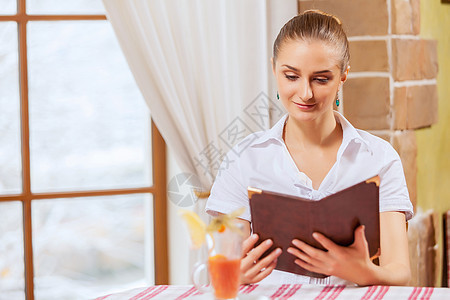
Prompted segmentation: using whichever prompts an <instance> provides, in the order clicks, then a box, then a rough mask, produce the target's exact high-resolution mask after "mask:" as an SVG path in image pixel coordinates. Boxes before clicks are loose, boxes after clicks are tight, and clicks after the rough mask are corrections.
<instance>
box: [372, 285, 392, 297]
mask: <svg viewBox="0 0 450 300" xmlns="http://www.w3.org/2000/svg"><path fill="white" fill-rule="evenodd" d="M387 291H389V287H388V286H382V287H381V288H380V290H379V291H378V293H377V294H376V295H375V297H374V298H373V299H374V300H381V299H383V297H384V295H386V293H387Z"/></svg>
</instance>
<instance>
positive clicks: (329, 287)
mask: <svg viewBox="0 0 450 300" xmlns="http://www.w3.org/2000/svg"><path fill="white" fill-rule="evenodd" d="M332 288H333V285H327V286H325V287H324V288H323V289H322V291H321V292H320V294H319V296H317V297H316V298H314V300H321V299H323V297H325V296H326V295H327V294H328V292H329V291H331V289H332Z"/></svg>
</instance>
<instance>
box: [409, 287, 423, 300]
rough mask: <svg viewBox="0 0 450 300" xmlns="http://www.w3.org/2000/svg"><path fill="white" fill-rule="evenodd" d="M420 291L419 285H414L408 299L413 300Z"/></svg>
mask: <svg viewBox="0 0 450 300" xmlns="http://www.w3.org/2000/svg"><path fill="white" fill-rule="evenodd" d="M421 291H422V288H421V287H415V288H414V289H413V291H412V293H411V295H410V296H409V298H408V300H414V299H417V296H419V295H420V292H421Z"/></svg>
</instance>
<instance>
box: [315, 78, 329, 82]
mask: <svg viewBox="0 0 450 300" xmlns="http://www.w3.org/2000/svg"><path fill="white" fill-rule="evenodd" d="M314 80H316V81H318V82H320V83H327V82H328V80H329V79H328V78H314Z"/></svg>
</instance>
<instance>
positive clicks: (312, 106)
mask: <svg viewBox="0 0 450 300" xmlns="http://www.w3.org/2000/svg"><path fill="white" fill-rule="evenodd" d="M294 104H295V105H297V107H298V108H300V109H303V110H309V109H312V108H314V106H316V104H315V103H314V104H300V103H297V102H294Z"/></svg>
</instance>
